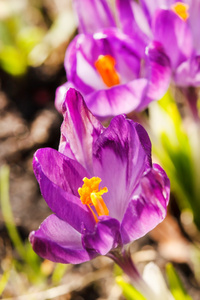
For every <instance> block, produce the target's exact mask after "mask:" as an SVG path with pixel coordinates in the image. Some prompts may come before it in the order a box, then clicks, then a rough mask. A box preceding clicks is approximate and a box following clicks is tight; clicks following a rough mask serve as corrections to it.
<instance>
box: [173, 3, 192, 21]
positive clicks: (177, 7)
mask: <svg viewBox="0 0 200 300" xmlns="http://www.w3.org/2000/svg"><path fill="white" fill-rule="evenodd" d="M171 9H172V10H173V12H175V14H177V16H179V17H180V18H181V19H182V20H183V21H186V20H187V19H188V18H189V13H188V9H189V5H187V4H185V3H182V2H176V3H175V4H173V5H172V6H171Z"/></svg>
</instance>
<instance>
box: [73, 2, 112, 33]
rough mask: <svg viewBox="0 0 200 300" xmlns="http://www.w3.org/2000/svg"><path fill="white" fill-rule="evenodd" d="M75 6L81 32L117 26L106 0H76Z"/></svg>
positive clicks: (92, 31) (91, 31)
mask: <svg viewBox="0 0 200 300" xmlns="http://www.w3.org/2000/svg"><path fill="white" fill-rule="evenodd" d="M74 7H75V10H76V12H77V15H78V21H79V32H84V33H94V32H96V31H98V30H100V29H102V28H108V27H115V26H116V25H115V21H114V18H113V15H112V12H111V10H110V8H109V6H108V4H107V2H106V1H105V0H74Z"/></svg>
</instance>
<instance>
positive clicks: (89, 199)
mask: <svg viewBox="0 0 200 300" xmlns="http://www.w3.org/2000/svg"><path fill="white" fill-rule="evenodd" d="M83 182H84V184H83V186H82V187H81V188H79V189H78V193H79V195H80V200H81V202H82V203H83V204H86V205H87V206H88V207H89V209H90V210H91V211H92V213H93V216H94V218H95V220H96V222H98V218H97V216H108V215H109V210H108V208H107V206H106V204H105V202H104V201H103V198H102V197H101V195H103V194H104V193H107V192H108V189H107V188H106V187H104V188H102V189H100V190H99V184H100V182H101V178H99V177H92V178H90V179H88V178H87V177H84V178H83ZM91 206H94V208H95V210H96V213H97V216H96V214H95V212H94V211H93V209H92V208H91Z"/></svg>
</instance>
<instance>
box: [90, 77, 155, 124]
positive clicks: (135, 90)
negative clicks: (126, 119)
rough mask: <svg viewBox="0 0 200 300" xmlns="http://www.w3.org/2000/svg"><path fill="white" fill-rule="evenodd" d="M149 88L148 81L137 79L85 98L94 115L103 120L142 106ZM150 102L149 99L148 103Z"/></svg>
mask: <svg viewBox="0 0 200 300" xmlns="http://www.w3.org/2000/svg"><path fill="white" fill-rule="evenodd" d="M147 86H148V80H147V79H144V78H141V79H136V80H132V81H130V82H128V83H127V84H123V85H118V86H114V87H112V88H110V89H107V90H99V91H96V92H93V93H91V94H89V95H87V96H85V101H86V103H87V106H88V108H89V109H90V110H91V111H92V112H93V114H94V115H96V116H98V117H101V118H108V117H111V116H116V115H119V114H122V113H125V114H127V113H130V112H131V111H133V110H137V109H138V108H139V107H140V106H141V103H142V102H143V99H145V98H144V96H145V92H146V90H147ZM149 101H150V100H149V98H148V103H149ZM145 103H146V102H145Z"/></svg>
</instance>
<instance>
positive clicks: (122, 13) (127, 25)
mask: <svg viewBox="0 0 200 300" xmlns="http://www.w3.org/2000/svg"><path fill="white" fill-rule="evenodd" d="M116 4H117V8H118V9H117V11H118V13H119V19H120V24H121V27H122V30H123V32H124V33H125V34H127V35H129V36H131V37H133V38H135V39H137V46H138V48H139V49H140V52H142V51H143V52H144V49H145V46H146V44H147V43H148V42H149V37H150V36H151V31H150V27H149V25H148V23H147V21H146V18H145V15H144V13H143V11H142V10H141V8H140V6H139V5H138V4H137V3H135V2H134V1H130V0H117V3H116ZM137 19H139V20H140V22H137Z"/></svg>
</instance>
